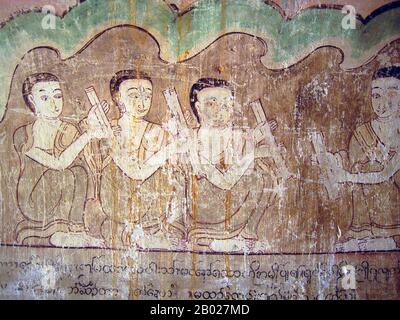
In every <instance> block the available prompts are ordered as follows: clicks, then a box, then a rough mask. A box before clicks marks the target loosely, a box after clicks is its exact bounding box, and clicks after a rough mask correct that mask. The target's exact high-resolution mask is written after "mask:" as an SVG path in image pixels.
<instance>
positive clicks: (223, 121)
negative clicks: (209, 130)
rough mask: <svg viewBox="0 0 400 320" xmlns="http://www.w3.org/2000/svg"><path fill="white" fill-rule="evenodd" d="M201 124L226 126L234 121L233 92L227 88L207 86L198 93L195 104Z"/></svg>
mask: <svg viewBox="0 0 400 320" xmlns="http://www.w3.org/2000/svg"><path fill="white" fill-rule="evenodd" d="M195 106H196V109H197V110H198V113H199V117H200V121H201V125H206V126H211V127H225V126H227V125H228V124H230V123H232V114H233V94H232V91H231V90H229V89H227V88H221V87H215V88H206V89H203V90H201V91H200V92H199V93H198V94H197V102H196V104H195Z"/></svg>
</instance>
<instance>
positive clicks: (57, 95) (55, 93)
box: [28, 81, 63, 119]
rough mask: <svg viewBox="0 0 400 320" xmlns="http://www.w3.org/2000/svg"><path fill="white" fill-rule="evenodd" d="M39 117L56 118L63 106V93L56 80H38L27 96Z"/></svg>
mask: <svg viewBox="0 0 400 320" xmlns="http://www.w3.org/2000/svg"><path fill="white" fill-rule="evenodd" d="M28 99H29V101H30V102H31V103H32V104H33V106H34V107H35V113H36V115H37V116H39V117H46V118H50V119H56V118H58V117H59V116H60V114H61V112H62V108H63V95H62V91H61V87H60V83H59V82H58V81H46V82H38V83H36V84H35V85H34V86H33V88H32V92H31V94H30V95H29V96H28Z"/></svg>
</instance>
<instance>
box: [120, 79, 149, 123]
mask: <svg viewBox="0 0 400 320" xmlns="http://www.w3.org/2000/svg"><path fill="white" fill-rule="evenodd" d="M152 97H153V86H152V84H151V82H150V81H149V80H145V79H129V80H126V81H124V82H122V83H121V85H120V87H119V95H118V103H119V104H120V106H121V107H122V108H123V109H124V111H125V112H126V113H127V114H128V115H131V116H133V117H135V118H142V117H144V116H145V115H146V114H147V113H148V112H149V110H150V107H151V100H152Z"/></svg>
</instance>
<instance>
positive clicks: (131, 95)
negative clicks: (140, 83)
mask: <svg viewBox="0 0 400 320" xmlns="http://www.w3.org/2000/svg"><path fill="white" fill-rule="evenodd" d="M129 98H135V99H138V98H139V95H138V94H137V93H131V94H129Z"/></svg>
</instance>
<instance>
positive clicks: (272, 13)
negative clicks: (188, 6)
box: [0, 0, 400, 119]
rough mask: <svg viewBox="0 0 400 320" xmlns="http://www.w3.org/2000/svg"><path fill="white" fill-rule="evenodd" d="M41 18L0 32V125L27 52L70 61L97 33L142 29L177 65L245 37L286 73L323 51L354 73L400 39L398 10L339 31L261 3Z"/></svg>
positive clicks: (100, 4) (97, 0)
mask: <svg viewBox="0 0 400 320" xmlns="http://www.w3.org/2000/svg"><path fill="white" fill-rule="evenodd" d="M44 17H45V14H43V13H40V12H29V13H24V14H21V15H19V16H17V17H15V18H14V19H12V20H10V21H9V22H8V23H6V24H5V25H4V26H3V27H2V28H1V29H0V84H1V86H2V88H3V90H2V91H1V92H0V119H2V118H3V116H4V113H5V110H6V104H7V100H8V95H9V87H10V83H11V79H12V76H13V73H14V71H15V68H16V66H17V65H18V63H19V62H20V61H21V58H22V57H23V56H24V54H26V52H28V51H29V50H31V49H33V48H36V47H41V46H46V47H53V48H55V49H57V50H58V52H59V53H60V56H61V58H63V59H66V58H68V57H71V56H72V55H74V54H75V53H76V52H78V51H79V50H80V49H81V48H83V47H84V46H85V44H86V43H88V42H89V41H90V40H91V39H93V38H94V37H95V36H96V35H97V34H98V33H100V32H102V31H104V30H106V29H109V28H112V27H115V26H118V25H122V24H125V25H126V24H128V25H133V26H137V27H140V28H143V29H145V30H146V31H148V32H149V33H150V34H152V35H153V36H154V37H155V39H157V41H158V43H159V45H160V57H161V58H162V59H163V60H165V61H168V62H171V63H175V62H179V61H183V60H185V59H189V58H190V57H192V56H194V55H195V54H197V53H198V52H200V51H201V50H203V49H204V48H206V47H207V46H208V45H210V44H211V43H212V42H213V41H215V40H216V39H217V38H218V37H220V36H222V35H224V34H226V33H230V32H245V33H249V34H253V35H255V36H258V37H260V38H262V39H264V40H265V41H266V43H267V45H268V52H267V55H266V56H264V57H263V58H262V62H263V63H264V65H265V66H266V67H268V68H271V69H280V68H285V67H289V66H291V65H293V64H295V63H297V62H298V61H299V60H301V59H303V58H304V57H306V56H307V55H309V54H310V53H311V52H312V51H314V50H315V49H316V48H318V47H321V46H335V47H337V48H339V49H340V50H342V52H343V54H344V61H343V63H342V67H343V68H345V69H351V68H355V67H358V66H360V65H362V64H364V63H365V62H367V61H368V60H370V59H371V58H372V57H373V56H375V55H376V54H377V52H378V51H379V50H380V49H382V48H383V47H384V46H386V45H387V44H388V43H390V42H392V41H394V40H395V39H398V38H400V8H393V9H390V10H387V11H385V12H383V13H381V14H379V15H377V16H376V17H374V18H373V19H372V20H371V21H369V22H368V23H367V24H365V25H364V24H363V23H362V22H360V21H358V20H357V28H356V29H355V30H344V29H342V27H341V21H342V19H343V17H344V14H343V13H342V12H341V11H340V10H337V9H330V8H326V9H307V10H304V11H302V12H301V13H300V14H298V15H296V16H295V17H294V18H293V19H292V20H289V21H286V20H285V19H284V18H283V17H282V16H281V14H280V13H279V12H278V11H277V10H276V9H275V8H273V7H272V6H270V5H268V4H266V3H265V2H264V1H262V0H248V1H244V0H199V1H198V3H197V5H196V7H195V8H193V9H192V10H190V11H188V12H186V13H185V14H183V15H180V16H176V14H175V13H173V12H172V11H171V10H170V8H169V7H168V6H167V4H166V3H165V2H164V1H162V0H150V1H149V0H113V1H101V0H86V1H85V2H83V3H82V4H80V5H78V6H76V7H74V8H73V9H71V10H70V11H69V12H68V13H67V14H66V15H65V16H64V17H63V18H60V17H56V26H57V27H56V29H55V30H44V29H42V26H41V21H42V19H43V18H44Z"/></svg>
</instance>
